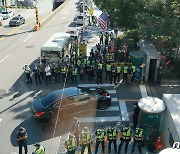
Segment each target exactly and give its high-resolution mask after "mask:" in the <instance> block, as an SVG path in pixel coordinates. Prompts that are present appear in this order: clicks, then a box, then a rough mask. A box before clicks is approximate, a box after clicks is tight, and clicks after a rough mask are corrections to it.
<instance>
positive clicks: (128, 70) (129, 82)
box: [127, 66, 133, 84]
mask: <svg viewBox="0 0 180 154" xmlns="http://www.w3.org/2000/svg"><path fill="white" fill-rule="evenodd" d="M132 76H133V70H132V67H131V66H129V67H128V69H127V83H128V84H131V80H132Z"/></svg>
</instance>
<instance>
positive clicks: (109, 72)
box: [106, 62, 111, 81]
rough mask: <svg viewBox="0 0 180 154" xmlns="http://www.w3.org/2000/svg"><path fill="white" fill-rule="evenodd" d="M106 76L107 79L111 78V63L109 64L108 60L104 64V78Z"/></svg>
mask: <svg viewBox="0 0 180 154" xmlns="http://www.w3.org/2000/svg"><path fill="white" fill-rule="evenodd" d="M107 78H108V79H109V81H110V80H111V64H110V62H108V63H107V65H106V80H107Z"/></svg>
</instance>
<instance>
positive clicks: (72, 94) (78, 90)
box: [31, 87, 111, 121]
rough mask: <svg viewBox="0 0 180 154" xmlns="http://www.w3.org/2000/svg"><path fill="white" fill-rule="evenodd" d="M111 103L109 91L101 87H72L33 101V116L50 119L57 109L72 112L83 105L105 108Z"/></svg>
mask: <svg viewBox="0 0 180 154" xmlns="http://www.w3.org/2000/svg"><path fill="white" fill-rule="evenodd" d="M110 104H111V97H110V95H109V93H108V92H107V91H106V90H104V89H101V88H93V89H92V88H83V87H70V88H65V89H60V90H56V91H53V92H51V93H49V94H47V95H45V96H44V97H42V98H39V99H36V100H34V101H33V102H32V104H31V108H32V113H33V117H34V118H35V119H36V120H37V121H42V120H49V119H50V118H51V117H52V116H53V115H54V114H55V113H57V111H59V109H60V112H63V111H64V112H65V113H66V114H67V113H68V112H70V113H72V112H75V111H77V110H78V109H81V107H83V106H84V107H86V108H87V109H89V108H94V109H100V110H105V109H107V108H108V106H109V105H110ZM55 115H56V114H55Z"/></svg>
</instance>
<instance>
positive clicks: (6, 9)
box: [5, 0, 7, 12]
mask: <svg viewBox="0 0 180 154" xmlns="http://www.w3.org/2000/svg"><path fill="white" fill-rule="evenodd" d="M5 11H6V12H7V0H5Z"/></svg>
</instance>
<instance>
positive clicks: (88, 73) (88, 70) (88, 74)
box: [86, 65, 91, 81]
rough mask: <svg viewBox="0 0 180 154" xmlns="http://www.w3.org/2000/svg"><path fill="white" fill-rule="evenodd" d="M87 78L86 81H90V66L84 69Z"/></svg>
mask: <svg viewBox="0 0 180 154" xmlns="http://www.w3.org/2000/svg"><path fill="white" fill-rule="evenodd" d="M86 72H87V76H88V81H91V66H90V65H89V66H87V68H86Z"/></svg>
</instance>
